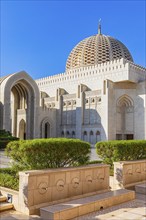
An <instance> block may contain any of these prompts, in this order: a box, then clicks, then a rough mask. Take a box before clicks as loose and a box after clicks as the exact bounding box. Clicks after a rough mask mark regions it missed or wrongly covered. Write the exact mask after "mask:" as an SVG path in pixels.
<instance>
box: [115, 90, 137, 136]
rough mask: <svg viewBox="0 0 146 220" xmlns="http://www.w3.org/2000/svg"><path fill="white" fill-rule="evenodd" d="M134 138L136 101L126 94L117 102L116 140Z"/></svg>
mask: <svg viewBox="0 0 146 220" xmlns="http://www.w3.org/2000/svg"><path fill="white" fill-rule="evenodd" d="M129 136H130V137H134V101H133V99H132V98H131V97H130V96H128V95H127V94H124V95H122V96H120V97H119V98H118V100H117V111H116V139H128V137H129Z"/></svg>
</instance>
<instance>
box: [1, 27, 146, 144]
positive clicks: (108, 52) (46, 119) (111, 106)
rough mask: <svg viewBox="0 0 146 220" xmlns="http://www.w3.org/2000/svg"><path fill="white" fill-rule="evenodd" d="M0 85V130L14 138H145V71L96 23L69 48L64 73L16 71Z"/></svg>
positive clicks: (121, 44) (96, 140)
mask: <svg viewBox="0 0 146 220" xmlns="http://www.w3.org/2000/svg"><path fill="white" fill-rule="evenodd" d="M0 87H1V88H0V129H5V130H7V131H10V132H11V133H12V135H13V136H16V137H19V138H20V139H32V138H49V137H67V138H79V139H82V140H85V141H88V142H90V143H91V144H95V143H96V142H98V141H101V140H121V139H124V140H128V139H146V68H144V67H142V66H139V65H137V64H135V63H134V61H133V58H132V55H131V54H130V52H129V50H128V49H127V48H126V46H125V45H124V44H123V43H122V42H120V41H119V40H117V39H114V38H113V37H110V36H106V35H103V34H102V32H101V25H100V24H99V27H98V34H96V35H93V36H90V37H88V38H85V39H83V40H82V41H81V42H79V43H78V44H77V45H76V46H75V47H74V48H73V50H72V51H71V53H70V54H69V56H68V59H67V62H66V70H65V72H64V73H59V74H57V75H54V76H48V77H45V78H41V79H37V80H33V79H32V78H31V76H30V75H29V74H28V73H26V72H24V71H21V72H18V73H14V74H10V75H7V76H5V77H2V78H0Z"/></svg>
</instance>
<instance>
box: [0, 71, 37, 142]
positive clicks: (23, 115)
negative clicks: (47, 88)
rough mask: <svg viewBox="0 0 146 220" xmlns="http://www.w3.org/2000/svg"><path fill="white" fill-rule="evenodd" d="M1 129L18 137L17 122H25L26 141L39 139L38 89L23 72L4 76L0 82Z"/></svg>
mask: <svg viewBox="0 0 146 220" xmlns="http://www.w3.org/2000/svg"><path fill="white" fill-rule="evenodd" d="M0 86H1V93H2V95H1V98H0V102H1V103H2V105H3V109H2V114H1V115H2V118H3V121H2V129H5V130H7V131H10V132H11V133H12V134H13V135H14V136H18V137H19V133H20V132H19V122H20V120H21V119H24V120H25V122H26V139H30V138H34V137H39V133H38V124H37V123H38V121H37V120H35V119H36V118H37V114H38V112H37V111H38V108H39V99H40V97H39V96H40V94H39V89H38V86H37V84H36V82H35V81H34V80H33V79H32V78H31V77H30V76H29V75H28V74H27V73H26V72H24V71H21V72H18V73H14V74H11V75H8V76H6V77H5V78H4V79H2V80H1V81H0Z"/></svg>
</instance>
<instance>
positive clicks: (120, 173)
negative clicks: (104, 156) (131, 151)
mask: <svg viewBox="0 0 146 220" xmlns="http://www.w3.org/2000/svg"><path fill="white" fill-rule="evenodd" d="M143 181H146V160H136V161H120V162H114V188H115V189H120V188H132V187H134V186H135V185H136V184H138V183H141V182H143Z"/></svg>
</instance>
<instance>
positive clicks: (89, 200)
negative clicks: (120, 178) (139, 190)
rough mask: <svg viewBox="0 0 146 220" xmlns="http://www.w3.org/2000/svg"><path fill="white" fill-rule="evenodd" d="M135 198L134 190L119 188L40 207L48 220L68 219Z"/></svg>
mask: <svg viewBox="0 0 146 220" xmlns="http://www.w3.org/2000/svg"><path fill="white" fill-rule="evenodd" d="M133 199H135V192H134V191H130V190H126V189H119V190H115V191H110V192H107V193H103V194H98V195H94V196H89V197H85V198H81V199H76V200H72V201H71V200H70V201H68V202H65V203H60V204H56V205H51V206H47V207H44V208H41V209H40V215H41V217H42V218H43V219H46V220H47V219H48V220H62V219H63V220H67V219H72V218H75V217H79V216H81V215H85V214H88V213H90V212H94V211H98V210H102V209H104V208H107V207H110V206H114V205H118V204H120V203H123V202H127V201H130V200H133Z"/></svg>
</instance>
